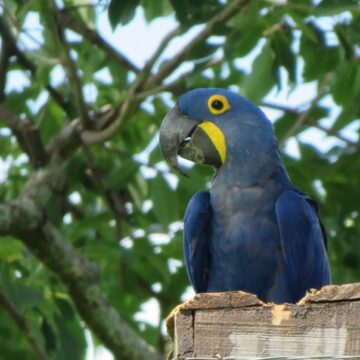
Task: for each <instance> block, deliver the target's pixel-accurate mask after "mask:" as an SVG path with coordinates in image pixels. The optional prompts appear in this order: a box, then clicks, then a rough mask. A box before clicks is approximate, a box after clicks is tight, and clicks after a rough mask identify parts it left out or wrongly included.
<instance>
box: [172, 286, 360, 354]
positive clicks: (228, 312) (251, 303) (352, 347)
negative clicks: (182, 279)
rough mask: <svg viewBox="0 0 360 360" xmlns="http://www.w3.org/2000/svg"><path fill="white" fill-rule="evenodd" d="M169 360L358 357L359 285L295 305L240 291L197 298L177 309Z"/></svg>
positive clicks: (315, 295)
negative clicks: (276, 302)
mask: <svg viewBox="0 0 360 360" xmlns="http://www.w3.org/2000/svg"><path fill="white" fill-rule="evenodd" d="M174 319H175V330H174V335H175V336H174V338H175V354H174V358H177V359H187V358H211V357H212V358H220V359H221V358H224V357H231V358H241V357H249V358H251V357H253V358H254V357H256V358H261V357H264V358H266V357H282V356H289V357H290V356H299V357H305V358H309V359H310V358H311V357H317V356H329V357H331V356H337V357H339V356H350V355H351V356H359V358H360V284H347V285H342V286H334V285H331V286H326V287H324V288H323V289H322V290H321V291H312V292H311V293H309V294H307V296H306V297H305V298H304V299H302V300H301V301H300V302H299V303H298V304H284V305H274V304H264V303H262V302H261V301H259V300H258V299H257V298H256V296H254V295H251V294H247V293H244V292H228V293H216V294H209V293H208V294H199V295H196V296H195V298H194V299H192V300H190V301H188V302H186V303H184V304H182V305H180V306H179V307H178V308H177V309H176V310H175V312H174V313H173V314H172V316H171V317H170V319H169V320H168V324H173V323H174Z"/></svg>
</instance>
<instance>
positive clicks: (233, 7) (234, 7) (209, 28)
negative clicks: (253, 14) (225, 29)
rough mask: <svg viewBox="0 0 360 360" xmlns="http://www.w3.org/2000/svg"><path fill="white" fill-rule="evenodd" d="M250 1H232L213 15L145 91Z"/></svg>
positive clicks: (159, 81)
mask: <svg viewBox="0 0 360 360" xmlns="http://www.w3.org/2000/svg"><path fill="white" fill-rule="evenodd" d="M249 1H250V0H234V1H233V2H232V3H230V4H229V5H228V6H227V7H226V8H225V9H224V10H222V11H221V12H220V13H218V14H217V15H215V16H214V17H213V18H212V19H211V20H210V21H209V22H208V23H207V24H206V26H205V27H204V28H203V29H202V30H201V31H200V32H199V34H198V35H197V36H196V37H195V38H194V39H192V40H191V41H190V42H189V43H188V44H187V45H186V46H185V47H183V48H182V50H180V51H179V52H178V53H177V54H176V55H175V56H174V57H173V58H172V59H171V60H170V61H167V62H166V63H164V64H163V66H161V67H160V70H159V71H158V72H157V73H156V74H155V75H154V76H152V77H150V78H149V79H148V81H147V82H146V86H145V88H146V89H149V88H153V87H154V86H156V85H158V84H160V83H161V82H162V80H163V79H165V78H166V77H167V76H168V75H169V74H170V73H171V72H172V71H173V70H175V69H176V68H177V66H178V65H179V64H180V63H182V62H183V61H184V59H185V58H186V56H187V55H188V54H189V52H190V51H191V50H192V49H193V48H194V47H195V46H196V45H198V44H200V43H201V42H203V41H205V40H206V39H207V38H208V37H209V36H210V35H212V34H213V32H214V29H215V28H216V26H218V25H220V24H223V23H225V22H226V21H228V20H229V19H230V18H231V17H233V16H235V15H236V14H237V12H238V11H239V10H240V9H242V8H243V7H244V6H245V5H246V4H247V3H248V2H249Z"/></svg>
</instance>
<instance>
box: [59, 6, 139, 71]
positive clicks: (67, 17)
mask: <svg viewBox="0 0 360 360" xmlns="http://www.w3.org/2000/svg"><path fill="white" fill-rule="evenodd" d="M58 21H59V23H60V24H61V26H62V27H63V28H68V29H71V30H73V31H75V32H77V33H78V34H80V35H82V36H83V37H84V38H86V39H87V40H88V41H89V42H90V43H91V44H94V45H96V46H97V47H98V48H100V49H102V50H104V51H105V52H106V54H107V55H109V56H110V57H111V58H113V59H114V60H115V61H116V62H118V63H119V64H121V65H123V66H125V67H126V68H127V69H129V70H131V71H133V72H135V73H139V72H140V69H139V68H138V67H137V66H136V65H135V64H133V63H132V62H131V61H130V60H129V59H128V58H127V57H126V56H125V55H124V54H122V53H121V52H119V51H118V50H116V49H115V48H114V47H113V46H112V45H111V44H110V43H108V42H107V41H106V40H105V39H104V38H103V37H102V36H101V35H100V34H99V33H97V32H96V31H94V30H92V29H90V28H88V27H86V26H85V25H84V24H83V23H81V22H80V21H78V20H77V19H75V18H74V17H73V16H72V15H71V14H70V13H69V11H68V8H66V9H64V10H60V11H59V12H58Z"/></svg>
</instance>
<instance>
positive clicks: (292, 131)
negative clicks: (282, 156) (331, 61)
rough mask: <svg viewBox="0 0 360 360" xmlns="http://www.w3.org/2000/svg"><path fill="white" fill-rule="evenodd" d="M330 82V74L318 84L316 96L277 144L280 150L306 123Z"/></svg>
mask: <svg viewBox="0 0 360 360" xmlns="http://www.w3.org/2000/svg"><path fill="white" fill-rule="evenodd" d="M330 80H331V76H330V74H328V75H327V76H325V78H324V80H323V82H322V83H321V84H320V88H319V91H318V93H317V95H316V96H315V97H314V98H313V99H312V100H311V102H310V104H309V106H308V108H307V109H306V110H305V111H303V112H301V113H300V114H299V116H298V118H297V119H296V121H295V123H294V125H293V126H292V127H291V128H290V130H289V131H288V132H287V133H286V134H285V136H284V138H283V139H282V141H281V142H280V144H279V146H280V148H282V147H283V146H284V144H285V142H286V140H287V139H289V138H290V137H292V136H293V135H295V134H296V133H297V132H298V131H299V129H300V128H301V126H302V125H303V124H304V123H305V122H306V121H307V119H308V117H309V114H310V112H311V110H312V109H313V108H314V106H316V104H317V103H318V102H319V101H320V100H321V99H322V98H323V97H324V96H325V95H326V93H327V91H328V85H329V82H330Z"/></svg>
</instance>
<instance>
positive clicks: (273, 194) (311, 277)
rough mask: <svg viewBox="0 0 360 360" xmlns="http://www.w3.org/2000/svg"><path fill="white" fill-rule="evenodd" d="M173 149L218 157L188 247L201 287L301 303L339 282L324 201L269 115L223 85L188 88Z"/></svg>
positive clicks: (191, 219) (172, 153) (170, 127)
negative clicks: (297, 172) (290, 159)
mask: <svg viewBox="0 0 360 360" xmlns="http://www.w3.org/2000/svg"><path fill="white" fill-rule="evenodd" d="M160 147H161V150H162V153H163V155H164V157H165V159H166V160H167V161H168V162H169V164H170V165H171V166H173V167H174V168H175V169H177V170H178V171H180V172H182V173H183V171H182V170H181V168H180V167H179V165H178V161H177V156H178V155H180V156H181V157H183V158H186V159H189V160H192V161H194V162H196V163H200V164H206V165H212V166H213V167H215V174H214V177H213V179H212V182H211V186H210V191H200V192H198V193H196V194H195V195H194V196H193V197H192V199H191V200H190V202H189V204H188V207H187V210H186V213H185V219H184V254H185V263H186V268H187V271H188V275H189V278H190V281H191V283H192V285H193V287H194V289H195V291H196V292H220V291H235V290H243V291H247V292H250V293H253V294H256V295H257V296H258V297H259V298H260V299H262V300H263V301H267V302H274V303H284V302H290V303H294V302H297V301H298V300H299V299H301V298H302V297H303V296H304V295H305V293H306V291H307V290H309V289H311V288H316V289H318V288H321V287H322V286H323V285H326V284H329V283H330V270H329V264H328V259H327V251H326V236H325V232H324V229H323V227H322V225H321V223H320V221H319V218H318V209H317V205H316V203H315V202H314V200H312V199H311V198H310V197H309V196H307V195H306V194H304V193H302V192H301V191H300V190H298V189H297V188H296V187H295V186H294V185H293V184H292V183H291V181H290V179H289V177H288V175H287V173H286V170H285V168H284V165H283V163H282V161H281V157H280V153H279V149H278V145H277V142H276V138H275V136H274V133H273V130H272V126H271V123H270V121H269V120H268V119H267V117H266V116H265V114H264V113H263V112H262V111H261V110H260V108H258V107H257V106H255V105H254V104H252V103H251V102H250V101H248V100H247V99H245V98H243V97H241V96H240V95H238V94H236V93H234V92H231V91H229V90H224V89H216V88H210V89H196V90H192V91H189V92H187V93H185V94H184V95H182V96H181V97H180V98H179V99H178V101H177V103H176V106H175V107H174V108H173V109H172V110H171V111H170V112H169V113H168V114H167V116H166V117H165V119H164V120H163V122H162V125H161V128H160Z"/></svg>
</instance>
